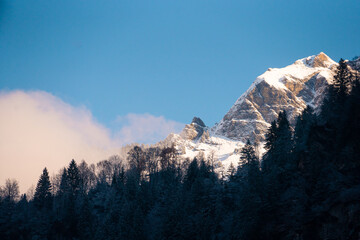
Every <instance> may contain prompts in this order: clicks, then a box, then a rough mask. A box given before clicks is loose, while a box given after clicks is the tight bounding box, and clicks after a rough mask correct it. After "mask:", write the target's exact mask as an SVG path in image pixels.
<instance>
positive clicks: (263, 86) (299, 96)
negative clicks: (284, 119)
mask: <svg viewBox="0 0 360 240" xmlns="http://www.w3.org/2000/svg"><path fill="white" fill-rule="evenodd" d="M336 65H337V64H336V63H335V62H334V61H333V60H331V59H330V58H329V57H328V56H327V55H326V54H324V53H320V54H318V55H316V56H311V57H307V58H304V59H300V60H298V61H296V62H295V63H294V64H292V65H290V66H287V67H285V68H281V69H272V68H269V69H268V70H267V71H266V72H265V73H264V74H262V75H260V76H259V77H258V78H257V79H256V80H255V82H254V83H253V84H252V85H251V86H250V88H249V90H248V91H247V92H246V93H244V94H243V95H242V96H241V97H240V98H239V99H238V100H237V101H236V102H235V104H234V105H233V106H232V107H231V109H230V110H229V112H228V113H227V114H226V115H225V116H224V118H223V119H222V120H221V121H220V123H219V124H218V125H216V126H215V127H213V128H212V132H213V134H215V135H219V136H225V137H227V138H230V139H233V140H238V141H242V142H244V141H246V139H250V141H251V142H262V141H264V134H265V132H266V130H267V129H268V127H269V126H270V123H271V122H272V121H274V120H275V119H276V118H277V115H278V113H279V112H280V111H281V110H286V112H287V114H288V117H289V118H290V122H291V123H294V122H295V118H296V116H298V115H299V114H300V113H301V112H302V110H303V109H304V108H305V107H306V105H310V106H312V107H314V108H315V109H317V108H318V107H319V106H320V103H321V100H322V96H323V93H324V90H325V89H326V86H327V85H328V83H329V82H330V81H331V80H332V76H333V70H334V69H335V68H336Z"/></svg>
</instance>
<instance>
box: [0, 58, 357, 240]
mask: <svg viewBox="0 0 360 240" xmlns="http://www.w3.org/2000/svg"><path fill="white" fill-rule="evenodd" d="M359 136H360V80H359V76H358V74H357V73H356V72H355V71H352V70H351V69H350V68H349V66H348V64H347V63H346V62H345V61H344V60H340V62H339V66H338V68H337V71H336V75H335V77H334V82H333V84H331V85H329V87H328V90H327V94H326V96H325V97H324V101H323V104H322V106H321V111H320V112H316V113H315V112H314V110H313V109H312V108H311V107H309V106H308V107H307V108H306V109H304V111H303V112H302V113H301V114H300V115H299V116H298V117H297V120H296V124H295V126H291V125H290V124H289V121H288V118H287V115H286V112H285V111H282V112H280V113H279V115H278V118H277V120H275V121H274V122H272V123H271V126H270V128H269V129H268V132H267V134H266V142H265V149H266V153H265V154H264V155H263V156H262V158H261V159H259V157H258V156H257V154H256V153H255V150H254V146H253V145H252V143H250V142H249V141H248V142H247V143H246V144H245V146H244V147H243V148H242V150H241V158H240V159H239V162H240V163H241V164H239V165H238V167H237V168H236V169H235V168H234V169H233V170H230V171H229V172H228V175H227V176H226V177H225V178H223V177H220V176H218V174H217V173H216V171H215V169H214V166H213V164H212V161H210V160H209V159H204V158H203V157H197V158H194V159H192V160H186V161H180V159H179V158H178V157H177V153H176V149H175V148H174V147H167V148H163V149H161V148H149V149H142V148H140V147H138V146H135V147H133V148H132V149H131V150H130V151H129V153H128V156H127V161H126V164H125V162H123V161H121V159H118V158H116V157H113V158H111V159H109V160H106V161H102V162H100V163H98V164H97V171H95V167H94V166H93V165H90V166H89V165H87V164H86V162H84V161H83V162H81V163H80V164H77V163H76V162H75V161H74V160H72V161H71V162H70V164H69V166H68V167H67V168H64V169H63V170H62V171H61V173H60V174H59V175H58V177H57V178H55V179H53V180H52V181H50V177H49V173H48V171H47V169H46V168H44V170H43V172H42V174H41V176H40V178H39V181H38V183H37V186H36V189H35V194H34V197H33V198H32V199H27V196H26V195H22V196H21V198H20V199H19V200H17V199H16V195H18V192H17V193H16V191H15V193H11V194H10V192H12V191H13V189H16V186H14V184H15V185H16V181H14V180H9V181H8V182H6V184H5V186H4V187H2V191H1V194H0V195H1V197H0V239H359V236H360V235H359V233H360V174H359V172H360V141H359V140H358V137H359ZM9 189H10V190H11V189H12V190H11V191H9Z"/></svg>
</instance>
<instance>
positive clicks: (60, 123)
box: [0, 0, 360, 192]
mask: <svg viewBox="0 0 360 240" xmlns="http://www.w3.org/2000/svg"><path fill="white" fill-rule="evenodd" d="M359 12H360V2H359V1H358V0H353V1H350V0H343V1H339V0H336V1H335V0H334V1H332V0H326V1H324V0H316V1H308V0H303V1H292V0H286V1H282V0H281V1H276V0H271V1H270V0H268V1H267V0H261V1H260V0H251V1H242V0H236V1H231V0H221V1H220V0H219V1H212V0H207V1H202V0H191V1H187V0H181V1H180V0H176V1H172V0H166V1H165V0H164V1H160V0H154V1H145V0H144V1H137V0H129V1H122V0H96V1H95V0H31V1H29V0H0V114H1V117H0V133H1V134H0V184H1V182H4V181H5V179H6V178H16V179H18V180H19V181H20V186H21V191H22V192H24V191H26V189H28V188H29V187H30V186H31V184H33V183H36V179H37V178H38V176H39V174H40V173H41V171H42V169H43V167H44V166H46V167H47V168H48V169H49V172H50V173H51V174H54V173H56V172H57V171H58V170H59V169H60V168H61V167H63V166H66V165H67V164H68V163H69V161H70V160H71V159H75V160H77V161H81V160H82V159H85V160H86V161H87V162H88V163H96V162H98V161H99V160H103V159H106V158H108V157H109V156H110V155H113V154H119V152H120V150H119V146H121V145H123V144H126V143H131V142H144V143H151V142H156V141H158V140H161V139H164V138H165V137H166V136H167V135H168V134H169V133H170V132H174V131H179V130H180V129H181V128H182V127H183V124H184V123H188V122H190V121H191V119H192V118H193V116H198V117H201V118H202V119H203V120H204V122H205V123H206V124H207V125H209V126H212V125H213V124H214V123H215V122H217V121H219V120H220V119H221V118H222V117H223V116H224V114H225V113H226V112H227V111H228V110H229V108H230V107H231V106H232V104H233V103H234V102H235V101H236V99H237V98H238V97H239V96H240V95H241V94H242V93H243V92H245V91H246V90H247V88H248V87H249V86H250V84H251V83H252V82H253V81H254V80H255V78H256V77H257V76H258V75H260V74H262V73H263V72H264V71H266V70H267V69H268V68H269V67H272V68H276V67H284V66H286V65H289V64H291V63H293V62H294V61H295V60H297V59H299V58H303V57H307V56H310V55H314V54H317V53H319V52H321V51H323V52H325V53H326V54H327V55H329V56H330V57H331V58H333V59H334V60H335V61H338V60H339V59H340V58H341V57H343V58H353V57H354V56H355V55H360V44H359V41H358V40H359V39H360V28H359V23H360V14H359ZM18 166H22V168H21V169H19V167H18Z"/></svg>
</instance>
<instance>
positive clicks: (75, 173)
mask: <svg viewBox="0 0 360 240" xmlns="http://www.w3.org/2000/svg"><path fill="white" fill-rule="evenodd" d="M67 180H68V184H69V187H70V191H71V194H72V195H73V196H75V195H77V194H78V193H79V191H80V187H81V178H80V173H79V169H78V167H77V164H76V162H75V160H74V159H73V160H71V162H70V164H69V167H68V169H67Z"/></svg>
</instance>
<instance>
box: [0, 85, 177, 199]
mask: <svg viewBox="0 0 360 240" xmlns="http://www.w3.org/2000/svg"><path fill="white" fill-rule="evenodd" d="M0 114H1V117H0V185H3V184H4V182H5V179H6V178H15V179H17V180H18V181H19V183H20V190H21V192H25V191H26V190H27V189H28V188H29V187H30V186H31V185H36V182H37V179H38V177H39V176H40V174H41V172H42V169H43V168H44V167H45V166H46V167H47V168H48V169H49V172H50V173H55V172H57V171H58V170H59V169H60V168H61V167H63V166H66V165H67V164H68V163H69V162H70V160H71V159H75V160H76V161H78V162H80V161H81V160H82V159H84V160H86V161H87V162H88V163H96V162H97V161H100V160H102V159H106V158H107V157H109V156H110V155H113V154H116V153H117V152H118V151H119V148H120V147H121V146H122V145H124V144H127V143H132V142H142V143H154V142H156V141H159V140H161V139H163V138H165V137H166V136H167V135H168V134H169V133H171V132H177V131H179V130H180V129H181V128H182V127H183V124H180V123H178V122H175V121H171V120H167V119H165V118H164V117H162V116H160V117H157V116H153V115H150V114H128V115H126V116H124V117H118V118H117V120H116V121H115V122H116V125H117V129H118V131H116V132H112V131H111V130H110V129H108V128H106V127H105V126H103V125H101V124H100V123H98V122H97V121H96V120H95V118H94V117H93V116H92V114H91V112H90V111H89V110H88V109H87V108H86V107H84V106H80V107H75V106H72V105H70V104H68V103H65V102H64V101H62V100H61V99H60V98H58V97H55V96H53V95H51V94H49V93H47V92H43V91H29V92H25V91H11V92H1V93H0Z"/></svg>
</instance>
